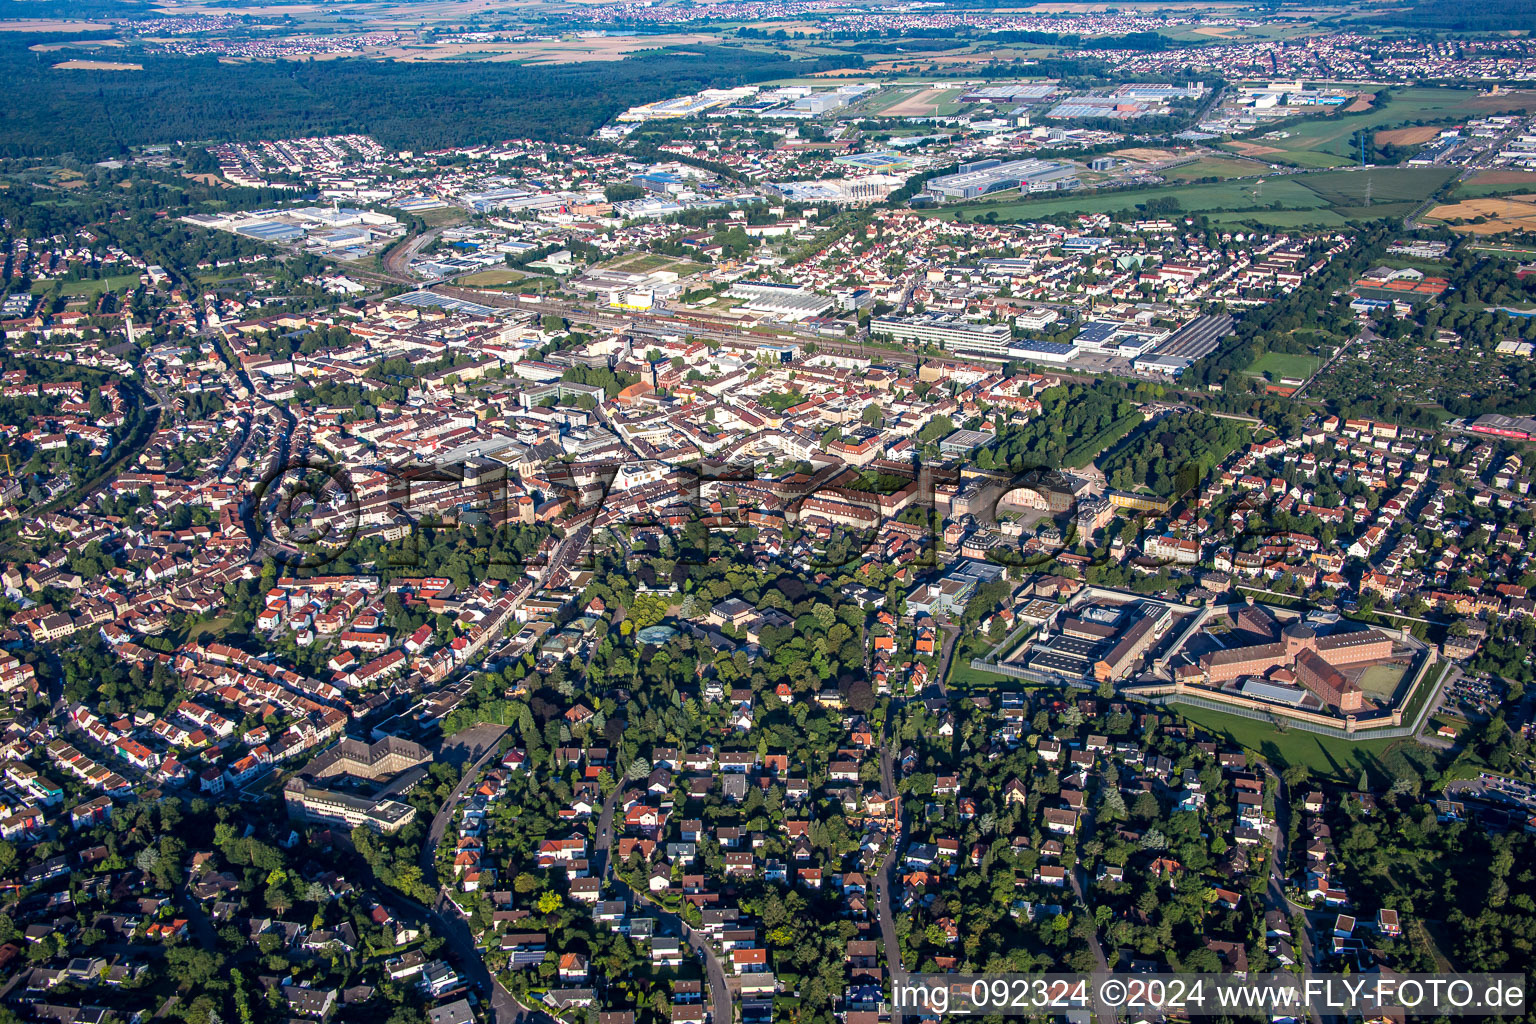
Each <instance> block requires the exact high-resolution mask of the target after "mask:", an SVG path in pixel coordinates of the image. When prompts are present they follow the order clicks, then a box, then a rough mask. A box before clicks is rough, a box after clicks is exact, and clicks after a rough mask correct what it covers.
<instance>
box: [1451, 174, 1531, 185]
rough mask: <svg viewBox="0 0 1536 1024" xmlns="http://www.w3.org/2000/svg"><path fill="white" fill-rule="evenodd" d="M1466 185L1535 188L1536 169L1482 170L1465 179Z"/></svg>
mask: <svg viewBox="0 0 1536 1024" xmlns="http://www.w3.org/2000/svg"><path fill="white" fill-rule="evenodd" d="M1467 184H1468V185H1530V186H1531V187H1532V188H1536V171H1483V172H1482V173H1481V174H1478V175H1475V176H1474V177H1472V178H1469V179H1468V180H1467Z"/></svg>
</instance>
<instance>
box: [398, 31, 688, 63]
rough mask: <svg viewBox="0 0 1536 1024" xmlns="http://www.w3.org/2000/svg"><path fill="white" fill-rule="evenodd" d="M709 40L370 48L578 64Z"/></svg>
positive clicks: (420, 56) (591, 39)
mask: <svg viewBox="0 0 1536 1024" xmlns="http://www.w3.org/2000/svg"><path fill="white" fill-rule="evenodd" d="M706 42H709V37H708V36H701V35H695V34H688V35H682V34H676V35H654V36H648V35H629V36H588V37H583V38H576V39H544V40H537V41H531V42H526V43H440V44H433V45H427V46H390V47H384V48H382V49H379V50H375V51H370V53H369V56H373V57H383V58H386V59H389V60H399V61H423V60H479V61H486V62H490V63H500V62H503V61H518V62H522V63H526V64H578V63H583V62H587V61H612V60H623V59H624V58H625V57H628V56H629V55H630V54H631V53H634V52H635V51H637V50H652V49H656V48H658V47H662V46H693V45H697V44H699V43H706Z"/></svg>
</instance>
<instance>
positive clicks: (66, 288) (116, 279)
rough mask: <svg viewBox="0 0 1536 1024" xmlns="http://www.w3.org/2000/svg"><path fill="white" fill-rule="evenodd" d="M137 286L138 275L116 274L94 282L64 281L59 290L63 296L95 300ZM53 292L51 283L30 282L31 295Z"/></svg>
mask: <svg viewBox="0 0 1536 1024" xmlns="http://www.w3.org/2000/svg"><path fill="white" fill-rule="evenodd" d="M138 284H139V275H138V274H117V275H114V276H112V277H102V278H98V279H96V280H94V281H65V282H63V285H62V287H61V288H60V289H59V290H60V291H61V292H63V293H64V294H65V295H86V296H90V297H91V298H93V299H94V298H96V297H97V296H98V295H100V294H101V293H102V292H121V291H126V290H127V289H129V288H136V287H138ZM52 290H53V282H52V281H34V282H32V294H33V295H46V294H47V293H48V292H50V291H52Z"/></svg>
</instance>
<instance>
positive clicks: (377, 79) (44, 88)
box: [0, 35, 858, 159]
mask: <svg viewBox="0 0 1536 1024" xmlns="http://www.w3.org/2000/svg"><path fill="white" fill-rule="evenodd" d="M39 38H40V37H35V36H30V35H29V36H27V37H26V38H25V39H24V40H20V41H15V40H3V41H0V73H3V74H4V76H5V78H6V81H7V83H8V88H7V89H6V90H5V91H4V94H3V95H0V122H3V123H4V124H5V126H6V132H5V138H4V141H3V143H0V155H3V156H32V155H46V154H55V153H74V154H75V155H76V156H78V157H81V158H82V159H101V158H103V157H108V156H116V155H120V154H122V153H125V152H126V151H127V150H128V148H129V147H131V146H139V145H145V144H149V143H159V142H169V141H172V140H176V139H184V140H185V139H199V140H202V139H213V140H233V139H262V138H290V137H293V136H298V135H327V134H335V133H341V132H366V133H368V134H370V135H372V136H373V137H374V138H376V139H377V140H378V141H379V142H380V144H382V145H383V146H385V147H386V148H390V149H416V150H431V149H438V148H443V147H449V146H457V145H472V144H478V143H488V142H495V141H498V140H501V139H508V138H514V137H519V136H526V137H532V138H545V139H554V138H560V137H564V136H571V135H584V134H586V133H588V132H590V131H592V130H593V129H594V128H597V127H598V126H599V125H601V124H602V123H603V122H605V121H607V120H608V119H609V118H611V117H612V116H613V115H614V114H616V113H618V112H619V111H621V110H623V109H624V108H625V107H628V106H630V105H632V104H635V103H644V102H648V101H652V100H658V99H663V98H666V97H668V96H677V95H681V94H683V93H688V92H695V91H698V90H700V89H706V88H711V87H719V86H729V85H736V84H741V83H743V82H751V81H761V80H763V79H768V78H781V77H795V76H797V75H804V74H808V73H810V72H813V71H818V70H822V69H824V68H828V67H840V66H847V65H849V64H851V63H857V62H858V58H857V57H846V56H845V57H837V58H825V59H822V60H817V61H795V60H791V59H790V58H789V57H787V56H780V55H774V54H765V53H756V52H748V51H746V50H740V49H734V48H723V47H698V46H695V47H691V48H690V49H689V50H688V51H687V52H683V51H672V50H655V51H648V52H646V53H643V54H637V55H636V56H635V57H633V58H631V59H629V60H622V61H614V62H611V63H610V62H594V63H587V64H562V65H551V66H547V67H525V66H520V65H515V64H460V63H455V64H440V63H433V62H429V61H428V62H420V63H414V64H402V63H394V62H389V61H376V60H360V59H359V60H336V61H310V62H304V63H299V62H293V61H277V62H273V63H251V64H241V65H227V64H221V63H219V61H218V60H217V59H216V58H214V57H193V58H183V57H156V56H150V55H142V56H141V55H136V56H135V58H134V59H135V60H136V61H139V62H141V63H142V64H143V65H144V70H143V71H137V72H132V73H125V72H111V71H70V72H61V71H55V70H53V69H52V67H50V64H51V61H50V60H49V55H47V54H37V53H32V52H30V51H29V50H28V49H27V47H28V46H29V45H31V44H33V43H36V42H37V41H38V40H39ZM44 38H47V37H44Z"/></svg>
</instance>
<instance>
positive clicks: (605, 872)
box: [591, 780, 736, 1024]
mask: <svg viewBox="0 0 1536 1024" xmlns="http://www.w3.org/2000/svg"><path fill="white" fill-rule="evenodd" d="M623 792H624V787H623V785H622V780H621V784H620V785H618V786H615V787H614V790H613V792H612V793H610V794H608V799H606V800H604V801H603V808H602V810H601V811H600V812H599V813H598V816H597V836H596V837H595V839H594V840H593V848H592V858H591V859H592V861H593V862H594V863H593V866H594V867H595V868H596V869H597V877H598V878H600V879H602V880H603V881H604V883H605V884H612V886H613V888H614V890H615V891H616V892H618V894H619V895H620V896H621V897H624V898H627V899H628V900H629V903H630V906H632V907H634V908H636V909H639V908H640V907H641V906H645V907H649V908H650V909H651V910H652V911H654V912H655V914H656V916H657V919H658V920H659V922H660V924H659V925H658V927H659V928H660V929H661V931H662V932H663V933H664V934H668V935H677V936H679V937H680V938H682V940H683V941H684V942H686V943H687V944H688V947H689V948H690V949H692V950H693V951H694V952H695V954H696V955H698V954H702V955H703V958H704V971H705V974H706V976H707V977H708V980H709V1019H710V1020H711V1021H712V1022H713V1024H731V1022H732V1021H734V1020H735V1019H736V1004H735V1000H734V998H733V996H732V994H731V985H730V981H729V979H728V978H727V977H726V974H725V967H724V965H723V964H721V962H720V957H719V956H718V955H717V954H716V953H715V948H714V946H713V945H712V944H711V943H710V941H709V938H708V937H707V936H706V935H705V934H704V933H703V932H701V931H698V930H696V929H695V928H694V927H693V926H692V925H690V924H689V923H688V922H687V921H684V920H683V918H682V915H680V914H675V913H673V912H672V911H670V910H667V909H666V908H665V907H662V906H661V905H660V904H658V903H656V902H654V901H653V900H652V899H651V897H650V894H649V893H644V892H640V891H638V890H635V889H632V888H630V885H629V883H628V882H626V881H624V879H623V878H622V877H620V876H619V875H617V874H615V873H613V871H612V867H613V861H612V858H611V857H610V856H609V852H610V851H611V849H612V846H613V819H614V816H615V815H616V814H617V813H618V805H619V800H620V799H621V797H622V794H623Z"/></svg>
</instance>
